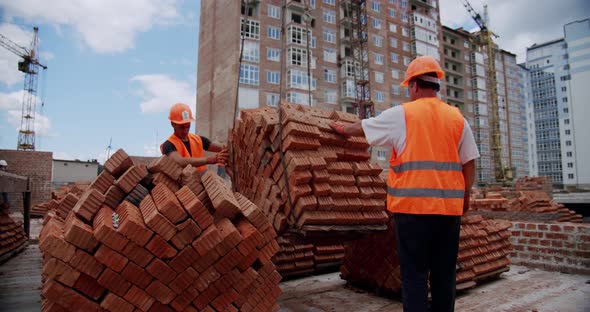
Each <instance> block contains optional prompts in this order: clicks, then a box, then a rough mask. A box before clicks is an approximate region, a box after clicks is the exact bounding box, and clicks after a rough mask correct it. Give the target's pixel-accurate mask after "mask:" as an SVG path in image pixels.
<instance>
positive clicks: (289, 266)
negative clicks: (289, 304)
mask: <svg viewBox="0 0 590 312" xmlns="http://www.w3.org/2000/svg"><path fill="white" fill-rule="evenodd" d="M277 241H278V242H279V245H280V246H281V249H280V250H279V252H277V254H276V255H275V256H274V257H273V260H272V261H273V262H274V263H275V264H276V265H277V271H278V272H279V273H280V274H281V276H283V277H284V278H288V277H301V276H305V275H309V274H313V273H324V272H330V271H332V272H333V271H338V270H339V269H340V265H341V264H342V259H343V258H344V245H343V244H342V243H321V242H319V243H318V242H304V241H302V240H301V239H298V238H297V237H296V236H294V235H292V234H283V235H281V236H279V238H278V239H277Z"/></svg>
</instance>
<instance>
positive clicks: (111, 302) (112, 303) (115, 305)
mask: <svg viewBox="0 0 590 312" xmlns="http://www.w3.org/2000/svg"><path fill="white" fill-rule="evenodd" d="M100 307H101V308H103V309H105V310H108V311H112V312H133V310H134V309H135V308H134V307H133V305H132V304H130V303H129V302H127V301H125V299H123V298H121V297H119V296H117V295H115V294H113V293H108V294H107V295H106V296H105V297H104V299H103V300H102V302H101V303H100Z"/></svg>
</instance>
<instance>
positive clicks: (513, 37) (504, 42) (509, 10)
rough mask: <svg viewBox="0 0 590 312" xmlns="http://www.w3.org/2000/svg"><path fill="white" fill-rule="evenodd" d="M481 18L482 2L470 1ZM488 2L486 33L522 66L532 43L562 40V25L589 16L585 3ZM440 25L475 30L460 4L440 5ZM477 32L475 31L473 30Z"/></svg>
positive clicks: (540, 0) (543, 0) (576, 0)
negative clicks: (491, 33) (493, 36)
mask: <svg viewBox="0 0 590 312" xmlns="http://www.w3.org/2000/svg"><path fill="white" fill-rule="evenodd" d="M469 2H470V3H471V5H472V6H473V8H474V9H475V10H476V11H477V12H479V13H480V14H481V15H482V16H483V12H484V10H483V4H484V1H482V0H477V1H476V0H470V1H469ZM486 2H488V13H489V17H490V23H489V27H490V29H491V30H492V31H493V32H494V33H496V34H497V35H499V36H500V37H499V38H497V39H495V40H496V43H498V44H499V46H500V48H501V49H504V50H507V51H509V52H512V53H514V54H516V55H517V56H518V61H519V62H522V61H524V60H525V58H526V55H525V54H526V48H527V47H530V46H531V45H533V44H535V43H543V42H547V41H550V40H554V39H558V38H563V36H564V34H563V25H564V24H567V23H569V22H572V21H576V20H580V19H584V18H588V16H590V2H588V1H586V0H564V1H551V0H519V1H513V0H494V1H486ZM440 14H441V22H442V23H443V25H447V26H449V27H452V28H457V27H461V26H463V27H464V28H465V29H468V30H471V29H472V28H473V27H475V26H476V24H475V22H473V20H472V18H471V16H470V15H469V14H468V13H467V10H466V9H465V8H464V7H463V5H461V3H460V1H444V2H443V3H441V7H440ZM477 29H479V28H477Z"/></svg>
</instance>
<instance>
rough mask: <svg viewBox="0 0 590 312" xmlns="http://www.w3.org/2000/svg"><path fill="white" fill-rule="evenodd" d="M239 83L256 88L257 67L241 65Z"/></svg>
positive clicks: (257, 82) (257, 81)
mask: <svg viewBox="0 0 590 312" xmlns="http://www.w3.org/2000/svg"><path fill="white" fill-rule="evenodd" d="M240 83H245V84H249V85H255V86H257V85H258V84H259V80H258V66H256V65H250V64H242V65H241V66H240Z"/></svg>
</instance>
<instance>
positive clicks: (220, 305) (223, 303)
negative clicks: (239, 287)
mask: <svg viewBox="0 0 590 312" xmlns="http://www.w3.org/2000/svg"><path fill="white" fill-rule="evenodd" d="M236 299H238V293H237V292H236V291H235V290H233V289H230V290H229V291H227V292H225V293H223V294H221V295H219V296H218V297H217V298H215V300H213V302H212V303H211V305H212V306H213V308H215V309H216V310H217V311H222V310H223V309H225V308H226V307H227V306H229V305H230V304H231V303H232V302H233V301H234V300H236Z"/></svg>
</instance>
